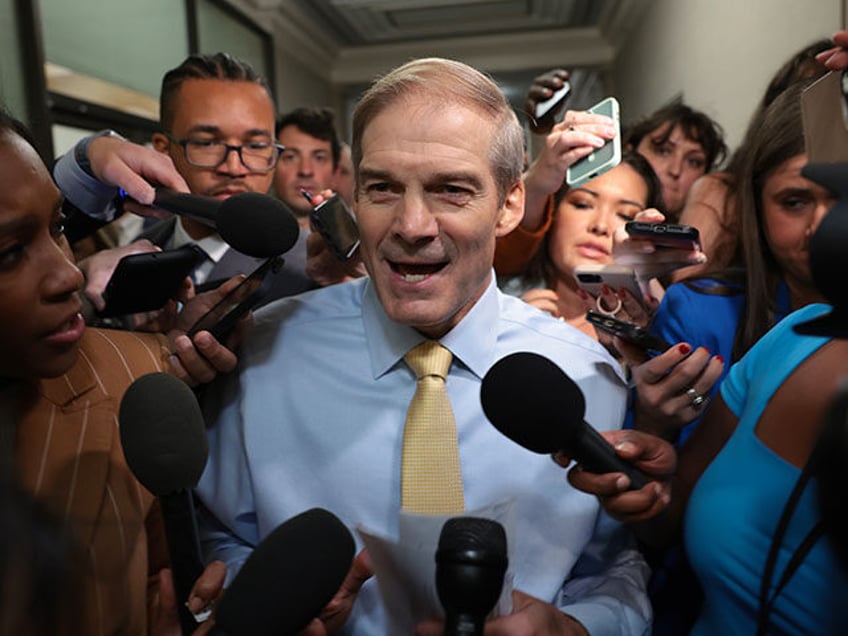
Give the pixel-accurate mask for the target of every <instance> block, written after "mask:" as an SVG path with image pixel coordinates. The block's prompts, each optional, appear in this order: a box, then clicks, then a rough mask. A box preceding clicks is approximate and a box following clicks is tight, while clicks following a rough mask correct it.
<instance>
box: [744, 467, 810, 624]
mask: <svg viewBox="0 0 848 636" xmlns="http://www.w3.org/2000/svg"><path fill="white" fill-rule="evenodd" d="M815 455H816V453H815V452H813V453H811V454H810V458H809V459H808V460H807V463H806V464H804V470H802V471H801V476H800V477H798V481H797V482H796V483H795V487H794V488H793V489H792V492H791V493H790V495H789V499H788V500H787V501H786V505H785V506H784V507H783V512H782V513H781V514H780V520H779V521H778V522H777V528H775V530H774V535H773V536H772V539H771V546H770V547H769V551H768V557H767V558H766V566H765V569H764V570H763V578H762V581H761V582H760V604H759V610H758V612H757V636H764V635H765V634H766V633H767V630H768V625H769V614H770V613H771V609H772V607H773V606H774V602H775V601H776V600H777V597H778V596H780V593H781V592H782V591H783V588H784V587H786V584H787V583H789V579H791V578H792V575H793V574H795V572H796V571H797V570H798V567H799V566H800V565H801V563H802V562H803V561H804V559H805V558H806V557H807V554H809V552H810V550H812V549H813V546H814V545H815V544H816V541H818V540H819V538H820V537H821V536H822V534H824V524H823V523H822V522H821V521H819V522H818V523H816V525H814V526H813V529H812V530H810V531H809V532H808V533H807V536H806V537H804V540H803V541H801V543H800V544H799V545H798V547H797V548H795V551H794V552H793V553H792V556H791V557H790V558H789V561H788V562H787V564H786V568H785V569H784V570H783V574H782V575H781V577H780V580H779V581H778V583H777V587H775V589H774V592H773V593H772V595H771V596H769V588H770V587H771V580H772V577H773V576H774V568H775V566H776V565H777V555H778V552H780V546H781V544H782V543H783V538H784V537H785V535H786V531H787V529H788V528H789V522H790V521H791V519H792V515H793V514H794V513H795V509H796V508H797V507H798V501H799V500H800V499H801V495H802V494H803V492H804V489H805V488H806V486H807V483H808V482H809V481H810V477H811V476H812V474H813V464H814V461H813V460H814V457H815Z"/></svg>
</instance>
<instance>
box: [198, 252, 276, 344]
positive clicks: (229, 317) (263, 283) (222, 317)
mask: <svg viewBox="0 0 848 636" xmlns="http://www.w3.org/2000/svg"><path fill="white" fill-rule="evenodd" d="M282 266H283V258H282V257H280V256H275V257H273V258H269V259H268V260H266V261H265V262H264V263H262V264H261V265H260V266H259V267H257V268H256V269H255V270H253V272H251V274H250V275H249V276H248V277H247V278H245V279H244V280H243V281H242V282H241V283H240V284H239V285H238V287H236V288H235V289H233V290H232V291H231V292H230V293H229V294H227V295H226V296H225V297H224V298H222V299H221V300H220V301H218V303H216V304H215V306H214V307H212V309H210V310H209V311H207V312H206V313H205V314H204V315H203V316H201V317H200V319H199V320H198V321H197V322H196V323H194V324H193V325H192V326H191V328H190V329H189V330H188V332H187V335H188V336H189V337H190V338H191V337H194V334H196V333H197V332H198V331H208V332H209V333H211V334H212V335H213V336H214V337H215V339H216V340H218V341H219V342H221V341H222V340H223V339H224V338H226V337H227V336H228V335H229V333H230V331H232V330H233V328H234V327H235V326H236V323H237V322H238V321H239V319H241V317H242V316H244V315H245V314H246V313H247V312H248V311H250V310H252V309H254V308H255V307H256V306H257V305H258V304H259V303H260V302H262V300H263V299H264V298H265V296H266V295H267V294H268V291H269V290H270V288H271V283H272V281H273V275H274V274H276V273H277V272H278V271H279V270H280V268H282ZM269 274H270V275H269Z"/></svg>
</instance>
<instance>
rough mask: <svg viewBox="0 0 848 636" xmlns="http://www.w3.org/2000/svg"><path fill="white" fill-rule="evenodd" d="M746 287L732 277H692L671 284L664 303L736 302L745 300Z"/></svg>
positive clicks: (666, 291)
mask: <svg viewBox="0 0 848 636" xmlns="http://www.w3.org/2000/svg"><path fill="white" fill-rule="evenodd" d="M744 294H745V287H744V285H742V284H741V283H740V282H738V281H735V280H731V279H730V278H726V279H725V278H711V277H702V278H691V279H686V280H682V281H680V282H677V283H674V284H673V285H669V286H668V288H667V289H666V290H665V295H664V296H663V303H664V304H670V305H673V304H688V303H699V304H700V303H705V302H714V303H718V304H726V303H734V302H738V301H740V300H744Z"/></svg>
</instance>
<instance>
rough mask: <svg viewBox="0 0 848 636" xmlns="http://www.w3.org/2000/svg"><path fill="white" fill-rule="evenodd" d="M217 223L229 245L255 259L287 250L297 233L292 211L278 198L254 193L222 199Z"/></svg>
mask: <svg viewBox="0 0 848 636" xmlns="http://www.w3.org/2000/svg"><path fill="white" fill-rule="evenodd" d="M217 226H218V234H220V235H221V238H222V239H224V241H226V242H227V243H228V244H229V245H231V246H232V247H233V248H235V249H236V250H238V251H239V252H243V253H245V254H249V255H250V256H256V257H259V258H270V257H272V256H279V255H280V254H284V253H285V252H288V251H289V250H290V249H291V248H292V246H294V244H295V243H296V242H297V237H298V235H299V234H300V227H299V225H298V222H297V219H296V218H295V216H294V214H293V213H292V211H291V210H289V208H288V207H287V206H286V205H285V204H284V203H283V202H282V201H280V200H279V199H275V198H274V197H272V196H269V195H267V194H260V193H258V192H243V193H241V194H236V195H233V196H231V197H230V198H228V199H225V200H224V202H223V203H221V207H220V208H219V210H218V215H217Z"/></svg>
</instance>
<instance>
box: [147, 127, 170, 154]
mask: <svg viewBox="0 0 848 636" xmlns="http://www.w3.org/2000/svg"><path fill="white" fill-rule="evenodd" d="M151 141H152V142H153V148H154V149H155V150H156V151H157V152H163V153H165V154H167V152H168V147H169V146H170V143H171V140H170V139H168V137H167V136H166V135H165V134H164V133H159V132H157V133H153V137H152V139H151Z"/></svg>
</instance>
